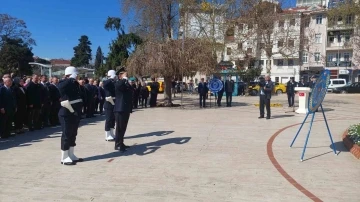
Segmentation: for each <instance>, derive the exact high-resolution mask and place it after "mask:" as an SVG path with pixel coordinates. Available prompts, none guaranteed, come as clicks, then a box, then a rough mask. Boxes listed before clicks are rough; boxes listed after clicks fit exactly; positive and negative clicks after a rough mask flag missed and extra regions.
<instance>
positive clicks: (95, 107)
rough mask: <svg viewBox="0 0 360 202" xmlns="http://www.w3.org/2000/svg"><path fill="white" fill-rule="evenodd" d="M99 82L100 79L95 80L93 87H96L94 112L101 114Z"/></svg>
mask: <svg viewBox="0 0 360 202" xmlns="http://www.w3.org/2000/svg"><path fill="white" fill-rule="evenodd" d="M98 84H99V83H98V81H97V80H95V81H94V84H93V86H92V87H93V88H94V91H95V95H96V96H95V99H94V100H95V101H94V113H95V114H99V104H100V100H99V93H100V91H99V85H98Z"/></svg>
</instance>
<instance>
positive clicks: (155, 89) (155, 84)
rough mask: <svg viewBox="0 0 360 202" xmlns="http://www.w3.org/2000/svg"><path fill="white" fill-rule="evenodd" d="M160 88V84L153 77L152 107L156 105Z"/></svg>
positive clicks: (151, 85)
mask: <svg viewBox="0 0 360 202" xmlns="http://www.w3.org/2000/svg"><path fill="white" fill-rule="evenodd" d="M159 88H160V84H159V83H158V82H157V81H156V80H155V78H152V82H151V84H150V89H151V90H150V107H156V102H157V95H158V93H159Z"/></svg>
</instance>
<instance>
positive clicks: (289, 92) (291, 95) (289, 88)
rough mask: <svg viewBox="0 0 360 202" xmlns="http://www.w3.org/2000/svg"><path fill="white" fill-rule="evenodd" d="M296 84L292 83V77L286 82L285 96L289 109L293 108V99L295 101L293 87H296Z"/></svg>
mask: <svg viewBox="0 0 360 202" xmlns="http://www.w3.org/2000/svg"><path fill="white" fill-rule="evenodd" d="M296 85H297V84H296V82H295V81H294V77H291V78H290V81H288V82H287V84H286V94H287V97H288V104H289V107H293V106H294V99H295V87H296Z"/></svg>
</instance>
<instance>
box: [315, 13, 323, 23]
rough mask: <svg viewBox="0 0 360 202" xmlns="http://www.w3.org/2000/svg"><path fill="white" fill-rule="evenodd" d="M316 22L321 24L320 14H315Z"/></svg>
mask: <svg viewBox="0 0 360 202" xmlns="http://www.w3.org/2000/svg"><path fill="white" fill-rule="evenodd" d="M316 24H318V25H321V24H322V15H317V16H316Z"/></svg>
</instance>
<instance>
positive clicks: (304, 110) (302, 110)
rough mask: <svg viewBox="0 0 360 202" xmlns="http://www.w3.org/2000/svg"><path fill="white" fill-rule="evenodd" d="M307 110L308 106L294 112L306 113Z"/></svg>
mask: <svg viewBox="0 0 360 202" xmlns="http://www.w3.org/2000/svg"><path fill="white" fill-rule="evenodd" d="M308 111H309V110H308V108H299V109H297V110H296V111H295V112H296V113H298V114H306V113H308Z"/></svg>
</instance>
